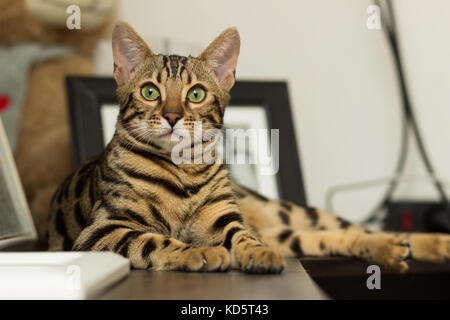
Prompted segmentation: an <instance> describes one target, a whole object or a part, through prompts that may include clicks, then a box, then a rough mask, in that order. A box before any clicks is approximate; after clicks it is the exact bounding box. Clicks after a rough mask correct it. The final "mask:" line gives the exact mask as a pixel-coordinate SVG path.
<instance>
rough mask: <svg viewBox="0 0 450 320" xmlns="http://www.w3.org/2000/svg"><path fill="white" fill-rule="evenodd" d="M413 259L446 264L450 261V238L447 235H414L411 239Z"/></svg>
mask: <svg viewBox="0 0 450 320" xmlns="http://www.w3.org/2000/svg"><path fill="white" fill-rule="evenodd" d="M409 242H410V243H411V251H412V257H413V259H416V260H421V261H429V262H437V263H441V262H445V260H446V259H450V236H449V235H446V234H432V233H430V234H426V233H424V234H412V235H411V236H410V237H409Z"/></svg>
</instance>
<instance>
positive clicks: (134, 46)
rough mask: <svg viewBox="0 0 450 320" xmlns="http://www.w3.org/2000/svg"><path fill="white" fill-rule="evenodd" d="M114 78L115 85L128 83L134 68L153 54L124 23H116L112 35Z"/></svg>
mask: <svg viewBox="0 0 450 320" xmlns="http://www.w3.org/2000/svg"><path fill="white" fill-rule="evenodd" d="M112 49H113V57H114V78H115V79H116V82H117V84H118V85H119V86H120V85H123V84H125V83H127V82H128V80H129V79H130V76H131V74H132V73H133V71H134V69H135V68H136V66H138V65H139V64H141V63H142V62H144V60H145V59H146V58H147V57H149V56H152V55H153V53H152V51H151V50H150V48H149V47H148V46H147V44H146V43H145V42H144V40H142V38H141V37H140V36H139V35H138V34H137V33H136V31H134V29H133V28H132V27H131V26H130V25H129V24H128V23H126V22H118V23H117V24H116V25H115V27H114V30H113V33H112Z"/></svg>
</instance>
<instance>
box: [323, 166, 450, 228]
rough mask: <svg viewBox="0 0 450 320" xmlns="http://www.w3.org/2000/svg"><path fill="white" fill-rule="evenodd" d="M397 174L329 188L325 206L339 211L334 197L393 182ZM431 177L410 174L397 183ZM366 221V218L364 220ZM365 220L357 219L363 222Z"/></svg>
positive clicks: (424, 179) (426, 179)
mask: <svg viewBox="0 0 450 320" xmlns="http://www.w3.org/2000/svg"><path fill="white" fill-rule="evenodd" d="M396 179H397V178H396V176H390V177H384V178H378V179H373V180H367V181H362V182H354V183H348V184H344V185H338V186H334V187H332V188H330V189H328V191H327V193H326V195H325V208H326V209H327V210H328V211H329V212H337V210H336V208H335V207H334V205H333V202H334V197H335V196H336V195H337V194H339V193H342V192H348V191H359V190H361V189H367V188H372V187H377V186H380V185H384V184H386V183H387V182H391V181H393V180H396ZM429 180H430V177H429V176H428V175H408V176H403V177H402V178H401V179H398V180H397V183H398V184H400V183H410V182H417V181H429ZM441 182H442V183H443V184H444V185H445V186H446V187H450V181H448V180H442V181H441ZM363 221H364V220H363ZM363 221H355V222H359V223H362V222H363Z"/></svg>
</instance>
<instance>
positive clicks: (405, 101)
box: [364, 0, 450, 223]
mask: <svg viewBox="0 0 450 320" xmlns="http://www.w3.org/2000/svg"><path fill="white" fill-rule="evenodd" d="M386 3H387V9H388V14H389V18H390V26H388V24H387V23H386V20H385V19H384V14H381V21H382V23H383V30H384V31H385V35H386V36H387V38H388V41H389V44H390V48H391V50H392V54H393V58H394V62H395V63H394V64H395V68H396V71H397V79H398V82H399V85H400V92H401V98H402V105H403V113H404V117H403V130H402V132H403V133H402V142H401V145H402V146H401V151H400V156H399V160H398V163H397V168H396V177H395V178H394V179H393V180H392V181H391V182H390V185H389V187H388V190H387V191H386V193H385V196H384V197H383V200H382V201H381V202H380V204H379V205H377V207H376V208H375V209H374V210H373V211H372V213H371V214H370V216H369V217H368V218H367V219H366V220H365V221H364V223H369V222H373V221H376V220H377V218H378V214H379V213H380V211H381V210H382V209H383V208H385V207H386V206H387V205H388V204H389V202H390V201H391V198H392V195H393V193H394V191H395V189H396V187H397V185H398V178H399V175H400V174H401V173H402V172H403V170H404V168H405V163H406V155H407V150H408V125H410V126H411V128H412V130H413V133H414V137H415V140H416V142H417V146H418V148H419V153H420V155H421V158H422V160H423V162H424V164H425V167H426V169H427V172H428V174H429V175H430V177H431V179H432V180H433V183H434V185H435V187H436V189H437V191H438V192H439V195H440V197H441V200H442V202H443V204H444V205H445V206H446V207H447V208H450V206H449V202H448V198H447V195H446V193H445V191H444V188H443V186H442V184H441V182H440V181H439V180H438V179H437V178H436V176H435V171H434V168H433V165H432V164H431V161H430V159H429V158H428V154H427V152H426V149H425V145H424V143H423V139H422V136H421V134H420V130H419V127H418V124H417V121H416V118H415V115H414V112H413V110H412V107H411V103H410V99H409V93H408V89H407V85H406V79H405V76H404V72H403V65H402V61H401V57H400V52H399V47H398V42H397V36H396V33H397V32H396V23H395V16H394V9H393V7H392V3H391V1H390V0H387V1H386ZM375 4H376V5H378V7H379V8H381V6H380V2H379V1H378V0H375Z"/></svg>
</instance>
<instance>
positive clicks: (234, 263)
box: [48, 23, 450, 273]
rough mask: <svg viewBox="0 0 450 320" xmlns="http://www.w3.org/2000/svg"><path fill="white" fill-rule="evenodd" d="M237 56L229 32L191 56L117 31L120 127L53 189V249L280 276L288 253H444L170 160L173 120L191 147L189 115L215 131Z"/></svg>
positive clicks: (391, 260) (217, 171)
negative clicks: (196, 97)
mask: <svg viewBox="0 0 450 320" xmlns="http://www.w3.org/2000/svg"><path fill="white" fill-rule="evenodd" d="M238 53H239V35H238V33H237V31H236V29H233V28H231V29H227V30H225V31H224V32H223V33H222V34H221V35H220V36H219V37H218V38H216V39H215V40H214V41H213V42H212V43H211V44H210V45H209V46H208V47H207V48H206V49H205V51H204V52H203V53H202V54H201V55H200V56H199V57H198V58H194V57H191V56H189V57H181V56H176V55H169V56H167V55H155V54H153V53H152V52H151V50H150V49H149V48H148V47H147V45H146V44H145V43H144V41H143V40H142V39H141V38H140V37H139V36H138V35H137V34H136V32H135V31H134V30H133V29H132V28H131V27H130V26H129V25H127V24H126V23H119V24H118V25H117V26H116V27H115V29H114V32H113V54H114V62H115V66H114V67H115V72H114V76H115V79H116V82H117V83H118V90H117V96H118V100H119V103H120V114H119V116H118V120H117V124H116V133H115V135H114V137H113V139H112V140H111V142H110V143H109V144H108V146H107V147H106V148H105V151H104V152H103V153H102V154H101V155H99V156H98V157H96V158H93V159H91V160H89V161H88V162H86V163H85V164H84V165H83V166H81V167H80V168H79V169H77V170H76V171H75V172H74V173H72V175H70V176H69V177H67V178H66V179H65V181H64V182H63V183H62V184H61V185H60V187H59V188H58V190H57V191H56V193H55V195H54V197H53V199H52V203H51V207H50V216H49V224H48V242H49V249H50V250H78V251H103V250H108V251H113V252H117V253H119V254H121V255H123V256H125V257H128V258H129V259H130V262H131V265H132V266H133V267H134V268H142V269H153V270H184V271H226V270H228V269H229V268H230V267H233V268H239V269H241V270H242V271H244V272H249V273H279V272H281V271H282V270H283V257H287V256H303V255H314V256H325V255H344V256H355V257H361V258H364V259H366V260H368V261H371V262H374V263H378V264H381V265H384V266H387V267H390V268H393V269H395V270H398V271H404V270H406V269H407V264H406V262H405V259H406V258H408V257H409V256H410V255H411V254H412V257H413V258H416V259H419V260H428V261H442V260H443V259H445V258H448V257H449V256H450V245H449V244H450V241H449V237H448V236H445V235H429V234H411V235H405V234H387V233H371V232H369V231H367V230H365V229H364V228H362V227H360V226H357V225H354V224H351V223H349V222H347V221H345V220H343V219H341V218H339V217H337V216H334V215H332V214H330V213H327V212H325V211H321V210H317V209H314V208H303V207H299V206H296V205H294V204H293V203H290V202H285V201H275V200H270V199H266V198H265V197H263V196H261V195H259V194H256V193H254V192H253V191H251V190H248V189H246V188H244V187H241V186H239V185H237V184H235V183H233V182H231V181H230V180H229V178H228V171H227V168H226V167H225V166H224V165H223V164H221V163H219V162H212V163H211V164H208V163H200V164H196V163H194V162H193V163H192V164H183V163H182V164H178V165H177V164H175V163H174V162H173V161H172V158H171V150H172V149H173V148H174V145H175V144H174V142H173V141H171V139H170V136H171V135H173V134H176V133H177V130H178V129H179V128H183V129H185V130H187V131H188V132H189V134H190V135H192V141H193V142H192V144H191V145H189V146H188V148H191V149H192V148H194V147H195V146H196V144H198V143H200V144H201V148H202V149H201V150H202V151H204V150H206V148H208V147H210V146H211V145H213V143H214V142H213V141H212V140H208V141H203V140H202V139H200V140H199V139H196V137H195V134H194V131H193V123H194V121H201V122H202V123H203V126H204V127H206V128H219V129H220V128H221V126H222V121H223V114H224V109H225V106H226V105H227V103H228V101H229V90H230V89H231V87H232V86H233V84H234V73H235V67H236V62H237V56H238ZM149 83H150V84H152V85H154V87H155V88H157V89H158V90H159V93H160V94H159V96H158V97H157V98H155V99H153V100H148V99H145V98H144V96H143V95H142V93H141V90H142V88H143V87H145V86H146V85H148V84H149ZM195 86H201V88H202V89H203V90H204V91H205V92H206V96H205V98H204V99H203V100H202V101H200V102H198V103H194V102H191V101H188V99H187V98H186V96H187V92H188V91H189V90H190V89H192V88H193V87H195ZM169 115H170V117H169ZM173 119H176V120H177V121H173ZM197 138H198V137H197ZM192 157H193V159H195V157H196V154H195V152H194V153H193V156H192Z"/></svg>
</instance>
